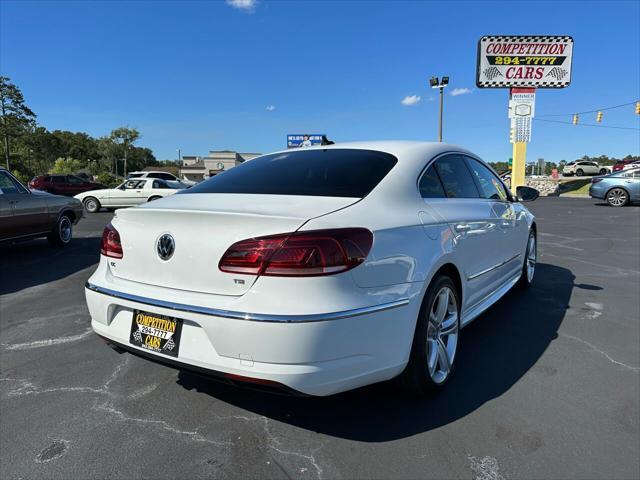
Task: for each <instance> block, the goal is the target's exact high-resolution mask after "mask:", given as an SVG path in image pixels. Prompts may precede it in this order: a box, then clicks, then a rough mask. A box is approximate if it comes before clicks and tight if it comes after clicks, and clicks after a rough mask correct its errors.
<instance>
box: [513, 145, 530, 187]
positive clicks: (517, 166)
mask: <svg viewBox="0 0 640 480" xmlns="http://www.w3.org/2000/svg"><path fill="white" fill-rule="evenodd" d="M512 158H513V160H512V164H511V191H512V192H513V193H514V194H515V192H516V187H519V186H521V185H524V184H525V182H524V170H525V167H526V165H527V142H513V157H512Z"/></svg>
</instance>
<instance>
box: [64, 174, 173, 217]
mask: <svg viewBox="0 0 640 480" xmlns="http://www.w3.org/2000/svg"><path fill="white" fill-rule="evenodd" d="M183 188H184V185H182V184H181V183H179V182H170V181H168V180H160V179H158V178H131V179H129V180H126V181H125V182H124V183H122V184H121V185H118V186H117V187H115V188H105V189H103V190H90V191H88V192H83V193H80V194H78V195H76V196H75V198H77V199H78V200H80V201H81V202H82V204H83V205H84V208H85V210H86V211H87V212H89V213H96V212H99V211H100V208H102V207H104V208H117V207H133V206H136V205H140V204H142V203H145V202H151V201H152V200H157V199H158V198H162V197H166V196H167V195H172V194H174V193H176V192H178V191H179V190H182V189H183Z"/></svg>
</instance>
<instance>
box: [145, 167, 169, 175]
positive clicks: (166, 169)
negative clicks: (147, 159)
mask: <svg viewBox="0 0 640 480" xmlns="http://www.w3.org/2000/svg"><path fill="white" fill-rule="evenodd" d="M142 171H143V172H168V173H172V174H173V175H177V174H178V167H177V166H176V165H162V166H155V167H144V168H143V169H142Z"/></svg>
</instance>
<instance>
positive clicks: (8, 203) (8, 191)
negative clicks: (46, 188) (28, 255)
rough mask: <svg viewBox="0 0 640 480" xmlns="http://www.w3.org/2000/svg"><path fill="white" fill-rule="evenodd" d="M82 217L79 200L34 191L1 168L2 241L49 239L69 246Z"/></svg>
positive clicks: (0, 207)
mask: <svg viewBox="0 0 640 480" xmlns="http://www.w3.org/2000/svg"><path fill="white" fill-rule="evenodd" d="M81 218H82V204H81V203H80V202H79V201H78V200H76V199H74V198H68V197H63V196H60V195H50V194H48V193H44V192H40V191H37V190H36V191H31V190H29V189H28V188H27V187H25V186H24V185H22V183H20V181H19V180H18V179H17V178H16V177H14V176H13V175H12V174H11V173H9V171H8V170H5V169H4V168H0V242H6V241H15V240H25V239H29V238H38V237H47V240H49V243H51V244H52V245H66V244H68V243H69V242H70V241H71V238H72V237H73V225H75V224H76V223H78V221H80V219H81Z"/></svg>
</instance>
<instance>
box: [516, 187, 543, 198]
mask: <svg viewBox="0 0 640 480" xmlns="http://www.w3.org/2000/svg"><path fill="white" fill-rule="evenodd" d="M539 196H540V192H539V191H538V190H536V189H535V188H531V187H525V186H523V185H521V186H519V187H517V188H516V197H518V200H519V201H521V202H533V201H534V200H535V199H536V198H538V197H539Z"/></svg>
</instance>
